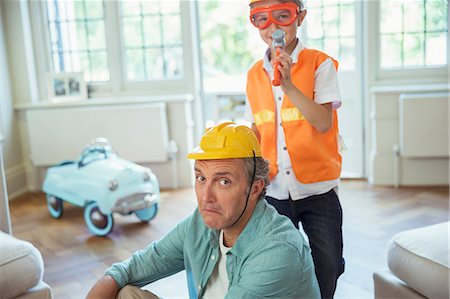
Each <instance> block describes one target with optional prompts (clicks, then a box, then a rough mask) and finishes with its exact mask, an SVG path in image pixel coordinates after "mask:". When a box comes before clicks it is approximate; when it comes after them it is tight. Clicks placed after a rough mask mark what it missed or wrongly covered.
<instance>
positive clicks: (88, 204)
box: [43, 138, 160, 236]
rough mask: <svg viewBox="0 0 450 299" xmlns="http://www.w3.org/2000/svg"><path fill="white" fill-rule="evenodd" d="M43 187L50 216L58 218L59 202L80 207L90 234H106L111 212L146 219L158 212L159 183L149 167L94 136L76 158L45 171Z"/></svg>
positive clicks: (59, 212) (61, 208)
mask: <svg viewBox="0 0 450 299" xmlns="http://www.w3.org/2000/svg"><path fill="white" fill-rule="evenodd" d="M43 190H44V192H45V193H47V207H48V210H49V211H50V215H52V216H53V217H54V218H59V217H61V215H62V212H63V201H67V202H69V203H71V204H73V205H76V206H79V207H84V220H85V222H86V225H87V227H88V229H89V231H91V232H92V233H93V234H95V235H97V236H106V235H107V234H109V233H110V232H111V230H112V229H113V226H114V221H113V215H112V214H113V213H114V212H117V213H120V214H122V215H129V214H132V213H134V214H136V216H137V217H138V218H139V219H140V220H141V221H145V222H147V221H150V220H152V219H153V218H155V216H156V214H157V213H158V205H159V200H160V191H159V184H158V180H157V178H156V176H155V175H154V174H153V173H152V171H151V170H150V169H149V168H145V167H142V166H139V165H137V164H134V163H132V162H130V161H127V160H124V159H121V158H119V157H118V156H117V155H116V154H115V153H114V152H113V150H112V148H111V146H110V144H109V143H108V141H107V140H106V139H104V138H97V139H95V140H94V141H93V142H91V143H90V144H89V145H88V146H86V148H85V149H84V150H83V152H82V153H81V156H80V159H79V160H78V161H63V162H61V163H59V164H57V165H55V166H53V167H50V168H49V169H48V170H47V175H46V177H45V180H44V185H43Z"/></svg>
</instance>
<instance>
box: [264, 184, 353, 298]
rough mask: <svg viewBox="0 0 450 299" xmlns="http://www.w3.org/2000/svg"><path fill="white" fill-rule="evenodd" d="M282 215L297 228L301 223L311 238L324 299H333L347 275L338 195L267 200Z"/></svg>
mask: <svg viewBox="0 0 450 299" xmlns="http://www.w3.org/2000/svg"><path fill="white" fill-rule="evenodd" d="M266 200H267V202H268V203H270V204H271V205H273V206H274V207H275V209H276V210H277V211H278V213H280V214H282V215H285V216H287V217H288V218H289V219H291V221H292V223H293V224H294V225H295V227H297V228H298V227H299V225H298V223H299V222H300V221H301V223H302V226H303V229H304V231H305V233H306V235H307V236H308V239H309V245H310V247H311V254H312V257H313V261H314V266H315V270H316V276H317V280H318V281H319V287H320V293H321V295H322V298H333V295H334V292H335V290H336V282H337V279H338V277H339V276H340V275H341V274H342V273H343V272H344V258H343V257H342V246H343V245H342V208H341V204H340V203H339V198H338V196H337V194H336V192H335V191H334V190H333V189H331V190H330V191H328V192H327V193H324V194H320V195H314V196H310V197H307V198H304V199H301V200H295V201H294V200H292V199H291V198H290V197H289V199H288V200H278V199H275V198H273V197H270V196H266Z"/></svg>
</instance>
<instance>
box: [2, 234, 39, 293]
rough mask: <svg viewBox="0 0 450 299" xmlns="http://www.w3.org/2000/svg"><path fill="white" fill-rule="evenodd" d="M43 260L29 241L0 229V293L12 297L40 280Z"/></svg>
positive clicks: (25, 290)
mask: <svg viewBox="0 0 450 299" xmlns="http://www.w3.org/2000/svg"><path fill="white" fill-rule="evenodd" d="M43 273H44V262H43V260H42V256H41V253H40V252H39V250H38V249H37V248H36V247H34V246H33V244H31V243H30V242H26V241H22V240H19V239H16V238H14V237H13V236H11V235H9V234H6V233H3V232H1V231H0V293H1V294H2V298H3V296H4V297H5V298H13V297H16V296H18V295H20V294H23V293H25V292H27V290H29V289H31V288H33V287H35V286H36V285H38V284H39V283H41V281H42V276H43Z"/></svg>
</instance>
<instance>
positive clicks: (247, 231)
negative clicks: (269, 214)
mask: <svg viewBox="0 0 450 299" xmlns="http://www.w3.org/2000/svg"><path fill="white" fill-rule="evenodd" d="M265 210H266V203H265V200H264V199H260V200H258V203H257V204H256V206H255V209H254V210H253V214H252V216H251V217H250V219H249V220H248V222H247V225H246V226H245V227H244V229H243V230H242V232H241V233H240V234H239V236H238V238H237V240H236V242H235V243H234V245H233V247H232V248H231V250H230V251H231V252H235V251H237V250H239V249H240V248H242V247H243V246H245V244H246V243H248V242H249V240H251V239H252V238H253V237H254V233H255V231H256V229H257V227H258V225H259V221H260V219H261V216H262V215H263V214H264V212H265ZM219 238H220V231H219V230H214V229H209V244H210V246H211V247H213V248H218V247H219ZM241 240H243V241H241ZM240 243H243V244H240Z"/></svg>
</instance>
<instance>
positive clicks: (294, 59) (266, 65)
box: [263, 39, 305, 72]
mask: <svg viewBox="0 0 450 299" xmlns="http://www.w3.org/2000/svg"><path fill="white" fill-rule="evenodd" d="M297 40H298V42H297V45H296V46H295V48H294V50H293V51H292V54H291V58H292V63H297V62H298V54H300V52H301V51H302V50H303V49H304V48H305V47H304V46H303V43H302V42H301V41H300V39H297ZM269 57H270V48H267V50H266V53H265V54H264V57H263V67H264V69H265V70H266V71H268V72H273V68H272V65H271V64H270V59H269Z"/></svg>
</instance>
